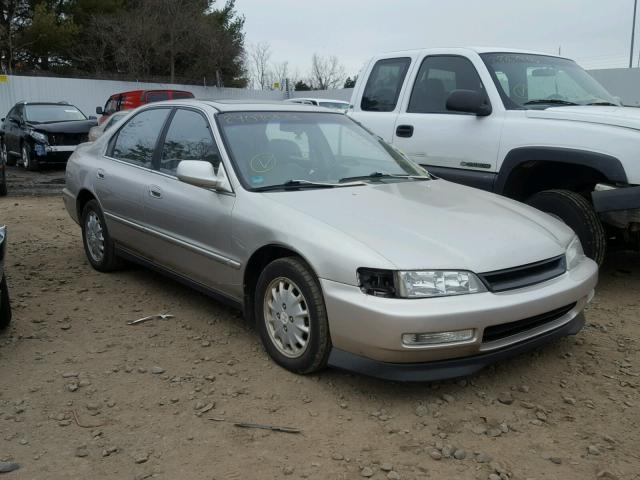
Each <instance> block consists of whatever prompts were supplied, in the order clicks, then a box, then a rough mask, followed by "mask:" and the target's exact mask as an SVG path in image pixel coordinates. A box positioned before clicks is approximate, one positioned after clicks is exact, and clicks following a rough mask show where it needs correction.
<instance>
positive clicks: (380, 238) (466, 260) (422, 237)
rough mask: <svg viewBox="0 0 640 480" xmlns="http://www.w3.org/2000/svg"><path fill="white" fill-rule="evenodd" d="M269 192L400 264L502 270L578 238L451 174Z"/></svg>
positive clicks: (555, 222) (561, 248) (533, 212)
mask: <svg viewBox="0 0 640 480" xmlns="http://www.w3.org/2000/svg"><path fill="white" fill-rule="evenodd" d="M263 197H264V199H265V201H268V202H269V201H272V202H275V203H278V204H280V205H283V206H285V207H287V208H290V209H294V210H297V211H298V212H300V213H302V214H304V215H307V216H310V217H313V218H314V219H315V220H316V221H320V222H322V223H324V224H326V225H328V226H329V227H331V228H332V229H335V230H338V231H340V232H342V233H343V234H345V235H348V236H350V237H352V238H353V239H356V240H358V241H359V242H361V243H362V245H363V248H367V247H368V248H370V249H371V250H373V251H374V252H375V253H377V254H378V255H380V256H382V257H384V258H386V259H387V260H388V261H389V262H390V263H392V264H393V265H394V266H395V267H396V268H398V269H421V268H424V269H426V268H432V269H464V270H471V271H474V272H479V273H481V272H487V271H493V270H500V269H504V268H510V267H515V266H519V265H526V264H528V263H533V262H536V261H540V260H544V259H548V258H552V257H554V256H557V255H561V254H563V253H564V252H565V249H566V246H567V245H568V243H569V242H570V241H571V239H572V238H573V236H574V234H573V232H572V231H571V229H569V228H568V227H567V226H565V225H564V224H563V223H561V222H560V221H558V220H556V219H554V218H553V217H551V216H550V215H547V214H546V213H542V212H540V211H538V210H535V209H533V208H531V207H528V206H527V205H524V204H521V203H518V202H515V201H513V200H509V199H506V198H504V197H499V196H497V195H494V194H490V193H486V192H483V191H480V190H476V189H473V188H469V187H464V186H462V185H457V184H453V183H450V182H446V181H444V180H431V181H419V182H398V183H392V184H368V185H365V186H354V187H344V188H334V189H318V190H305V191H287V192H270V193H265V194H263ZM279 210H280V211H282V209H279ZM318 237H319V238H320V237H321V235H318ZM335 248H340V245H335ZM372 266H374V265H372Z"/></svg>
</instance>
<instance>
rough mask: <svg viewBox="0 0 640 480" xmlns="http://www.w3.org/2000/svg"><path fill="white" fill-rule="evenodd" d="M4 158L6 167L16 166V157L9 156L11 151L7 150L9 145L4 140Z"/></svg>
mask: <svg viewBox="0 0 640 480" xmlns="http://www.w3.org/2000/svg"><path fill="white" fill-rule="evenodd" d="M1 148H2V157H3V158H4V159H6V160H5V162H6V165H9V166H10V167H13V166H15V164H16V157H15V156H14V155H9V150H7V144H6V143H5V142H4V139H3V140H2V147H1Z"/></svg>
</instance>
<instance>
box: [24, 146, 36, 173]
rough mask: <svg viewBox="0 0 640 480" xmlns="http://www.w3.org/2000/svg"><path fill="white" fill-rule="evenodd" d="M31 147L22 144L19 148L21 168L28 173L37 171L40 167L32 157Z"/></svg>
mask: <svg viewBox="0 0 640 480" xmlns="http://www.w3.org/2000/svg"><path fill="white" fill-rule="evenodd" d="M31 150H32V149H31V146H30V145H29V143H28V142H23V143H22V147H21V152H22V156H21V161H22V166H23V167H24V168H25V170H29V171H30V172H36V171H38V169H39V167H40V165H39V164H38V160H36V159H35V158H34V157H33V152H32V151H31Z"/></svg>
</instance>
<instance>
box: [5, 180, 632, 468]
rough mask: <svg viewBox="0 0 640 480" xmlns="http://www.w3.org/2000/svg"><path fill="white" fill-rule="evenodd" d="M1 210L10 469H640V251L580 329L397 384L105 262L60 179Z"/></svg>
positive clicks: (622, 263)
mask: <svg viewBox="0 0 640 480" xmlns="http://www.w3.org/2000/svg"><path fill="white" fill-rule="evenodd" d="M10 173H11V172H10ZM60 173H61V172H60V171H58V175H60ZM47 175H48V174H45V175H44V176H43V177H42V179H44V178H48V177H47ZM11 177H12V175H10V178H11ZM28 181H29V180H28V179H27V180H23V181H22V183H28ZM12 182H13V183H12V184H11V185H10V189H13V187H14V186H15V185H17V184H18V183H20V182H19V181H13V180H12ZM12 193H13V194H15V193H16V191H15V190H13V191H12ZM0 219H1V220H2V221H3V222H6V223H7V224H8V225H9V227H10V231H9V258H8V259H7V265H6V267H7V273H8V279H9V285H10V288H11V293H12V298H13V305H14V322H13V324H12V326H11V327H10V328H9V330H8V331H7V332H5V333H3V334H1V335H0V378H1V379H2V388H1V389H0V461H4V462H7V463H0V472H1V471H2V469H3V468H5V469H10V468H11V467H12V464H11V463H8V462H16V463H17V464H19V465H20V468H19V469H18V470H15V471H13V472H11V473H6V474H0V477H2V479H5V478H6V479H29V480H32V479H36V480H37V479H47V480H55V479H85V478H87V479H88V478H91V479H98V478H100V479H118V480H121V479H132V480H133V479H145V478H157V479H176V478H179V479H183V478H184V479H187V478H188V479H190V480H192V479H193V480H198V479H208V480H211V479H253V478H256V479H279V478H283V477H287V478H312V479H358V478H373V479H385V478H386V479H423V478H438V479H440V478H443V479H450V478H456V479H458V478H459V479H482V480H487V479H490V480H500V479H502V480H504V479H545V480H546V479H557V480H572V479H576V480H578V479H579V480H584V479H608V480H612V479H620V480H623V479H624V480H626V479H637V478H640V474H639V472H640V452H639V451H638V448H637V446H638V444H639V442H640V433H639V426H640V425H639V420H640V411H639V409H638V405H639V402H640V398H639V394H638V387H639V386H640V363H639V360H640V356H639V353H638V352H639V350H638V340H637V339H638V333H639V314H640V256H638V255H637V254H632V253H626V254H625V253H622V252H619V253H615V254H613V255H612V256H611V257H610V259H609V261H608V263H607V264H606V265H605V267H604V268H603V270H602V272H601V281H600V285H599V288H598V292H597V295H596V298H595V300H594V301H593V303H592V304H591V306H590V307H589V308H588V311H587V326H586V327H585V329H584V330H583V331H582V332H581V333H580V334H579V335H578V336H576V337H571V338H567V339H562V340H560V341H557V342H555V343H553V344H550V345H548V346H546V347H544V348H542V349H540V350H538V351H535V352H533V353H530V354H526V355H523V356H520V357H518V358H515V359H513V360H511V361H508V362H504V363H501V364H498V365H496V366H495V367H490V368H488V369H486V370H484V371H483V372H481V373H480V374H478V375H475V376H473V377H471V378H466V379H462V380H457V381H450V382H440V383H433V384H396V383H391V382H384V381H378V380H373V379H369V378H365V377H360V376H356V375H351V374H348V373H344V372H339V371H326V372H323V373H321V374H319V375H313V376H308V377H300V376H296V375H293V374H290V373H288V372H286V371H284V370H282V369H281V368H279V367H277V366H276V365H274V364H273V363H272V362H271V361H270V360H269V358H268V357H267V355H266V354H265V352H264V351H263V349H262V347H261V345H260V342H259V340H258V337H257V335H256V333H255V332H254V331H253V329H251V328H249V327H248V326H247V325H246V324H245V323H244V322H243V320H242V319H241V318H240V316H239V314H238V313H237V312H236V311H233V310H231V309H228V308H226V307H224V306H221V305H220V304H219V303H216V302H215V301H213V300H211V299H209V298H207V297H205V296H203V295H200V294H198V293H196V292H194V291H191V290H189V289H187V288H185V287H183V286H181V285H179V284H177V283H175V282H173V281H170V280H167V279H165V278H163V277H162V276H159V275H157V274H155V273H152V272H149V271H147V270H144V269H141V268H137V267H130V268H128V269H126V270H123V271H120V272H117V273H112V274H100V273H98V272H95V271H94V270H92V269H91V268H90V267H89V265H88V263H87V261H86V260H85V257H84V253H83V250H82V246H81V236H80V230H79V228H78V227H77V226H76V225H75V224H74V223H73V222H72V221H71V220H70V219H69V218H68V216H67V214H66V212H65V211H64V209H63V206H62V201H61V199H60V197H59V196H55V197H46V196H45V197H25V196H23V197H14V198H11V197H9V198H4V199H0ZM162 312H168V313H171V314H173V315H175V318H173V319H170V320H158V321H152V322H148V323H144V324H140V325H136V326H129V325H127V324H126V322H127V320H132V319H136V318H139V317H142V316H145V315H149V314H155V313H162ZM234 421H241V422H252V423H262V424H272V425H281V426H288V427H296V428H300V429H301V430H302V433H299V434H291V433H282V432H272V431H267V430H257V429H248V428H239V427H237V426H234V425H233V422H234Z"/></svg>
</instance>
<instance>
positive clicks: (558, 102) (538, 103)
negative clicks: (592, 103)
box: [523, 98, 579, 105]
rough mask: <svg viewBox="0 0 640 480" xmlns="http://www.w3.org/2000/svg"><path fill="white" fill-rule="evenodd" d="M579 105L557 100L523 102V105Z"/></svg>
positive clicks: (543, 99) (546, 99) (545, 99)
mask: <svg viewBox="0 0 640 480" xmlns="http://www.w3.org/2000/svg"><path fill="white" fill-rule="evenodd" d="M546 103H548V104H550V105H579V104H578V103H575V102H569V101H568V100H558V99H557V98H538V99H535V100H529V101H528V102H524V103H523V105H544V104H546Z"/></svg>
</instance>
